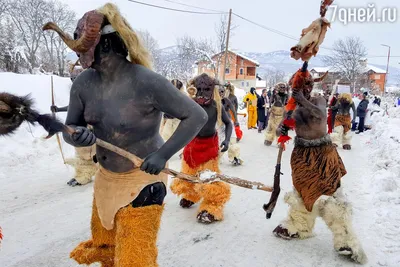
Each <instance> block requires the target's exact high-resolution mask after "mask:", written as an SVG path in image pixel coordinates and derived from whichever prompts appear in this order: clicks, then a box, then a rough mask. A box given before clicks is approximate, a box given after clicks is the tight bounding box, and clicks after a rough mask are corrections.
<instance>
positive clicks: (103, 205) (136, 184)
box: [94, 166, 168, 230]
mask: <svg viewBox="0 0 400 267" xmlns="http://www.w3.org/2000/svg"><path fill="white" fill-rule="evenodd" d="M156 182H163V183H164V184H165V185H167V184H168V176H167V175H166V174H163V173H161V174H159V175H151V174H147V173H145V172H142V171H141V170H140V169H139V168H134V169H133V170H131V171H129V172H124V173H115V172H111V171H108V170H106V169H105V168H103V167H101V166H100V168H99V170H98V171H97V173H96V179H95V181H94V196H95V199H96V206H97V210H98V214H99V217H100V221H101V224H102V225H103V227H104V228H106V229H107V230H111V229H113V227H114V217H115V214H116V213H117V212H118V210H119V209H120V208H122V207H125V206H127V205H128V204H129V203H131V202H132V201H133V200H135V199H136V197H137V196H138V195H139V193H140V191H141V190H142V189H143V188H144V187H146V186H147V185H150V184H153V183H156Z"/></svg>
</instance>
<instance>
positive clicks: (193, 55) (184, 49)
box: [171, 35, 215, 81]
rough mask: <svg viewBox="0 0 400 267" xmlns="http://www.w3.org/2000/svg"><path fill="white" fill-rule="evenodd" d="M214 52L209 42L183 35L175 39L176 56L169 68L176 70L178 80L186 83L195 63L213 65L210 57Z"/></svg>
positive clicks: (191, 74)
mask: <svg viewBox="0 0 400 267" xmlns="http://www.w3.org/2000/svg"><path fill="white" fill-rule="evenodd" d="M214 51H215V50H213V45H212V43H211V41H209V40H207V39H195V38H193V37H190V36H188V35H185V36H183V37H181V38H178V39H177V55H176V58H175V60H174V64H173V65H171V67H174V68H176V69H177V70H178V71H177V72H178V76H179V78H180V79H182V80H184V81H187V80H189V79H190V78H191V77H192V76H193V67H194V64H195V63H196V61H200V60H205V61H210V63H211V64H212V63H213V62H212V59H211V56H212V54H213V53H214ZM214 70H215V68H214ZM175 78H178V77H175Z"/></svg>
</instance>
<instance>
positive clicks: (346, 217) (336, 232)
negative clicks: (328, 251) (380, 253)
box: [319, 197, 367, 264]
mask: <svg viewBox="0 0 400 267" xmlns="http://www.w3.org/2000/svg"><path fill="white" fill-rule="evenodd" d="M319 206H320V214H321V217H322V219H323V220H324V221H325V223H326V225H327V226H328V227H329V229H330V230H331V231H332V233H333V243H334V247H335V250H336V251H339V249H340V248H343V247H345V248H350V249H351V250H352V255H351V258H352V259H353V260H354V261H356V262H358V263H361V264H365V263H366V262H367V256H366V255H365V252H364V250H363V249H362V247H361V243H360V242H359V241H358V239H357V237H356V235H355V233H354V231H353V227H352V223H351V217H352V210H351V206H350V204H349V203H347V202H345V201H342V200H340V199H338V198H334V197H330V198H328V199H327V200H322V201H321V202H320V205H319Z"/></svg>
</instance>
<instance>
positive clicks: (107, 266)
mask: <svg viewBox="0 0 400 267" xmlns="http://www.w3.org/2000/svg"><path fill="white" fill-rule="evenodd" d="M91 230H92V239H91V240H88V241H85V242H82V243H80V244H79V245H78V246H77V247H76V248H75V249H74V250H73V251H72V252H71V254H70V257H71V258H72V259H74V260H75V261H77V262H78V263H79V264H87V265H89V264H92V263H95V262H100V263H101V264H102V267H113V266H114V248H115V230H114V229H113V230H110V231H108V230H106V229H105V228H104V227H103V226H102V225H101V222H100V218H99V215H98V213H97V207H96V202H95V200H94V199H93V206H92V220H91Z"/></svg>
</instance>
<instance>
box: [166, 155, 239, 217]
mask: <svg viewBox="0 0 400 267" xmlns="http://www.w3.org/2000/svg"><path fill="white" fill-rule="evenodd" d="M204 170H210V171H213V172H217V173H219V172H220V170H219V158H218V157H217V158H215V159H211V160H209V161H207V162H205V163H203V164H201V165H200V166H198V167H196V168H191V167H190V166H189V165H188V164H187V163H186V162H185V160H182V172H183V173H186V174H189V175H196V174H198V173H200V172H202V171H204ZM171 190H172V192H173V193H174V194H176V195H179V196H182V197H183V198H184V199H187V200H189V201H192V202H194V203H198V202H200V201H201V200H202V201H201V203H200V207H199V212H202V211H207V212H208V213H210V214H212V215H213V216H214V218H215V219H216V220H218V221H221V220H223V218H224V213H223V209H224V206H225V204H226V202H228V200H229V198H230V196H231V188H230V186H229V185H228V184H226V183H224V182H214V183H210V184H194V183H190V182H187V181H185V180H182V179H174V180H173V182H172V184H171Z"/></svg>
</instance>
